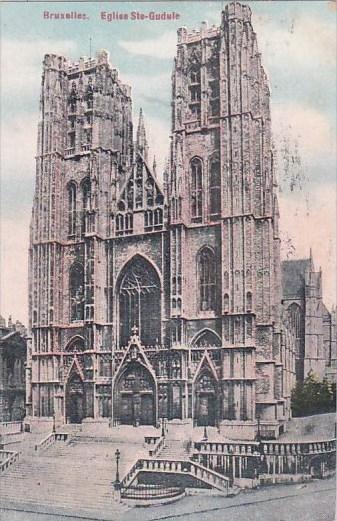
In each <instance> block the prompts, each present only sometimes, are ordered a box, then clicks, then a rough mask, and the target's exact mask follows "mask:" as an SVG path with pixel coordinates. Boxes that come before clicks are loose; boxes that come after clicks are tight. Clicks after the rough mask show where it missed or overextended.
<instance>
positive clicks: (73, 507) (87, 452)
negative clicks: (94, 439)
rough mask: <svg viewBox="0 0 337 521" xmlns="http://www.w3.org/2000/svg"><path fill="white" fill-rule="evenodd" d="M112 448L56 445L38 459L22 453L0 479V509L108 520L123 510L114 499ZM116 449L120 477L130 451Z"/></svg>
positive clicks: (106, 445) (82, 444) (120, 504)
mask: <svg viewBox="0 0 337 521" xmlns="http://www.w3.org/2000/svg"><path fill="white" fill-rule="evenodd" d="M115 448H116V447H115V446H114V445H113V444H111V443H99V444H93V443H87V442H85V441H83V442H82V443H69V444H66V443H62V442H56V443H55V444H54V445H52V446H51V447H50V448H49V449H47V450H45V451H44V452H42V453H41V454H39V455H32V454H31V453H29V452H28V453H26V454H25V455H24V456H23V457H22V459H21V460H20V461H19V463H18V464H17V465H15V466H13V467H11V468H10V469H9V470H8V471H7V472H6V473H4V474H3V476H2V477H1V478H0V490H1V503H0V506H2V507H15V508H22V509H27V510H32V511H37V512H46V513H56V514H59V515H72V514H77V515H80V516H82V517H84V518H85V517H88V518H95V519H96V518H97V519H100V520H106V521H113V520H115V519H117V517H118V516H119V515H120V514H121V513H122V512H123V511H125V510H126V509H127V507H126V505H124V504H123V503H119V502H117V501H115V500H114V494H113V485H112V483H113V481H114V480H115V473H116V469H115V458H114V452H115ZM130 452H131V454H130V453H129V451H127V450H121V468H120V470H121V472H124V471H126V469H127V468H130V466H132V463H133V462H134V460H133V459H132V451H130Z"/></svg>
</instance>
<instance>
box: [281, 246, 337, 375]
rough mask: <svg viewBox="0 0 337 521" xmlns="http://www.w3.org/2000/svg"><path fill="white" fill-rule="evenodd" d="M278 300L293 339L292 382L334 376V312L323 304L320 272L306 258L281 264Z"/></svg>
mask: <svg viewBox="0 0 337 521" xmlns="http://www.w3.org/2000/svg"><path fill="white" fill-rule="evenodd" d="M282 293H283V294H282V297H283V305H284V307H285V309H286V312H287V314H288V318H289V321H290V323H291V324H292V326H293V328H294V331H295V337H296V379H297V380H298V381H300V382H303V380H304V379H305V378H306V376H308V374H309V372H312V373H314V374H315V375H316V376H317V377H319V378H320V379H323V378H324V377H325V376H328V377H329V379H330V380H332V381H333V379H334V377H336V368H337V364H336V362H337V352H336V313H335V310H334V309H332V310H331V311H329V310H328V309H327V307H326V306H325V304H324V302H323V295H322V272H321V270H318V271H316V270H315V267H314V262H313V258H312V253H311V252H310V256H309V258H306V259H294V260H285V261H283V262H282Z"/></svg>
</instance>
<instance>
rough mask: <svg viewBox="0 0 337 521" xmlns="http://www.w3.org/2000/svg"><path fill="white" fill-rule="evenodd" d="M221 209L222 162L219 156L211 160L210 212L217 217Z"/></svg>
mask: <svg viewBox="0 0 337 521" xmlns="http://www.w3.org/2000/svg"><path fill="white" fill-rule="evenodd" d="M220 209H221V183H220V162H219V159H218V158H213V159H211V160H210V166H209V214H210V218H211V219H216V218H217V217H218V216H219V214H220Z"/></svg>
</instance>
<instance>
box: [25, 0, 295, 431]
mask: <svg viewBox="0 0 337 521" xmlns="http://www.w3.org/2000/svg"><path fill="white" fill-rule="evenodd" d="M170 143H171V148H170V158H169V161H168V164H167V167H166V169H165V172H164V173H163V176H159V175H158V174H157V172H156V165H155V164H154V165H150V163H149V150H148V143H147V138H146V131H145V123H144V115H143V114H142V112H141V113H140V115H139V121H138V124H137V128H136V129H134V128H133V121H132V99H131V88H130V86H128V85H125V84H124V83H123V82H122V79H121V78H120V77H119V73H118V72H117V70H116V69H114V68H113V67H112V66H111V65H110V63H109V57H108V54H107V52H106V51H104V50H102V51H99V52H98V53H97V55H96V58H95V59H93V58H81V59H80V60H79V62H78V63H71V62H70V61H68V60H67V59H66V58H65V57H63V56H56V55H53V54H47V55H45V57H44V61H43V73H42V84H41V97H40V122H39V127H38V150H37V156H36V184H35V195H34V204H33V212H32V221H31V230H30V249H29V272H30V283H29V294H30V300H29V308H30V325H29V327H30V331H31V346H30V347H29V350H28V362H27V374H26V380H27V389H28V393H27V397H26V398H27V399H26V401H27V404H26V405H27V417H28V418H30V421H31V422H32V423H33V422H34V421H50V419H51V418H52V417H53V416H54V417H55V419H56V422H58V423H59V424H61V423H64V422H69V423H81V422H88V421H92V422H107V423H109V424H110V425H111V426H112V427H113V425H118V424H130V425H134V426H137V425H158V424H159V423H160V421H161V419H166V420H167V421H171V420H175V421H181V422H191V423H193V425H199V426H200V425H213V426H217V427H218V428H219V429H221V432H223V433H225V434H226V435H227V436H229V437H231V438H235V437H239V438H243V439H253V438H254V436H255V435H256V432H257V429H261V430H262V432H263V433H264V434H265V435H266V436H270V437H276V438H277V437H278V435H279V434H280V433H281V432H283V431H284V430H285V429H286V423H287V420H288V419H289V418H290V415H291V411H290V396H291V389H292V387H293V386H294V383H295V359H296V334H295V333H296V332H295V331H294V326H293V324H292V321H291V320H290V319H289V313H286V312H285V311H284V308H283V306H282V304H281V301H282V280H281V261H280V238H279V229H278V221H279V212H278V205H277V195H276V191H277V186H276V180H275V173H274V165H273V154H272V137H271V115H270V91H269V87H268V80H267V77H266V74H265V71H264V69H263V66H262V64H261V54H260V53H259V51H258V47H257V39H256V34H255V32H254V30H253V28H252V24H251V12H250V8H249V7H248V6H244V5H241V4H239V3H237V2H235V3H231V4H229V5H228V6H226V8H225V9H224V11H223V12H222V14H221V20H220V25H219V27H215V26H213V27H210V28H209V27H208V26H207V24H206V23H202V25H201V28H200V30H193V31H188V30H187V29H186V28H181V29H180V30H179V31H178V45H177V54H176V57H175V61H174V69H173V74H172V116H171V141H170Z"/></svg>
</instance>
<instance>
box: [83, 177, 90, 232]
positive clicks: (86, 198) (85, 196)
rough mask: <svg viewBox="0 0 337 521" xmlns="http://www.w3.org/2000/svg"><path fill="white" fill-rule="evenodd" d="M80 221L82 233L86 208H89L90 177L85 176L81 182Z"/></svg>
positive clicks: (84, 230)
mask: <svg viewBox="0 0 337 521" xmlns="http://www.w3.org/2000/svg"><path fill="white" fill-rule="evenodd" d="M81 188H82V219H81V220H82V222H81V228H82V234H83V233H85V232H86V228H85V216H86V212H87V210H89V205H90V179H89V178H85V179H84V180H83V182H82V186H81Z"/></svg>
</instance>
